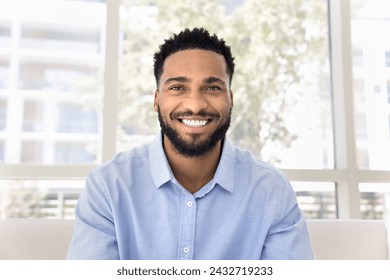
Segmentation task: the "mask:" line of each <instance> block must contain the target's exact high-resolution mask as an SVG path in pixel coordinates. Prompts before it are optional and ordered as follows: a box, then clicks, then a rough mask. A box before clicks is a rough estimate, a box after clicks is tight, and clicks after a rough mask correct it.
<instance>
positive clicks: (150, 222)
mask: <svg viewBox="0 0 390 280" xmlns="http://www.w3.org/2000/svg"><path fill="white" fill-rule="evenodd" d="M233 73H234V62H233V57H232V54H231V51H230V48H229V47H228V46H226V45H225V42H224V41H223V40H220V39H218V38H217V37H216V35H213V36H211V35H210V34H209V33H208V31H207V30H205V29H202V28H200V29H198V28H195V29H193V30H189V29H186V30H184V31H182V32H181V33H179V34H177V35H174V36H173V37H172V38H170V39H168V40H166V41H165V43H164V44H163V45H161V46H160V50H159V52H157V53H156V54H155V56H154V74H155V78H156V83H157V89H156V91H155V100H154V109H155V111H156V112H157V113H158V118H159V121H160V126H161V133H160V134H158V135H157V137H156V138H155V140H154V141H153V142H152V143H150V144H147V145H145V146H142V147H139V148H136V149H133V150H131V151H128V152H125V153H121V154H119V155H117V156H116V157H115V158H114V159H113V160H111V161H110V162H108V163H106V164H104V165H103V166H101V167H99V168H98V169H97V170H95V171H94V172H92V173H91V174H90V175H89V176H88V178H87V183H86V187H85V189H84V192H83V193H82V194H81V196H80V198H79V201H78V204H77V208H76V223H75V229H74V235H73V239H72V242H71V245H70V248H69V252H68V258H69V259H311V258H312V251H311V247H310V240H309V236H308V231H307V227H306V222H305V218H304V216H303V214H302V212H301V211H300V209H299V207H298V205H297V202H296V197H295V194H294V191H293V190H292V188H291V186H290V184H289V182H288V180H287V179H286V177H285V176H283V175H282V174H280V173H279V172H278V171H277V170H276V169H274V168H273V167H271V166H269V165H268V164H266V163H263V162H261V161H259V160H256V159H255V158H253V157H252V156H251V154H250V153H248V152H246V151H242V150H240V149H238V148H235V147H233V146H232V144H231V143H230V142H229V140H228V139H226V137H225V135H226V131H227V130H228V128H229V124H230V115H231V111H232V108H233V93H232V91H231V87H230V86H231V83H232V78H233Z"/></svg>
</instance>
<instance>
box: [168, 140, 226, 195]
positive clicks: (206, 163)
mask: <svg viewBox="0 0 390 280" xmlns="http://www.w3.org/2000/svg"><path fill="white" fill-rule="evenodd" d="M163 137H164V138H163V146H164V150H165V154H166V156H167V159H168V162H169V165H170V166H171V169H172V172H173V174H174V175H175V178H176V180H177V181H178V182H179V183H180V184H181V185H182V186H183V187H184V188H185V189H187V190H188V191H189V192H190V193H195V192H197V191H198V190H200V189H201V188H202V187H203V186H204V185H206V184H207V183H208V182H210V181H211V179H212V178H213V177H214V174H215V171H216V170H217V166H218V163H219V158H220V156H221V151H222V141H219V142H218V143H217V145H215V147H214V148H213V149H212V150H211V151H210V152H209V153H207V154H205V155H202V156H194V157H188V156H184V155H181V154H179V153H178V152H177V151H176V149H175V148H174V147H173V146H172V143H171V142H170V141H169V139H167V137H165V136H163Z"/></svg>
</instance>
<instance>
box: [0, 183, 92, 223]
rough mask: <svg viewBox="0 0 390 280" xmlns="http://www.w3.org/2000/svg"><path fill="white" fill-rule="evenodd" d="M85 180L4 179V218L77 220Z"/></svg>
mask: <svg viewBox="0 0 390 280" xmlns="http://www.w3.org/2000/svg"><path fill="white" fill-rule="evenodd" d="M83 185H84V182H83V181H76V180H75V181H56V180H50V181H49V180H17V181H11V180H0V219H11V218H47V219H49V218H51V219H53V218H54V219H73V218H74V207H75V205H76V202H77V199H78V197H79V195H80V193H81V190H82V188H83Z"/></svg>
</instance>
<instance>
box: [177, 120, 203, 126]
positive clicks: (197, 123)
mask: <svg viewBox="0 0 390 280" xmlns="http://www.w3.org/2000/svg"><path fill="white" fill-rule="evenodd" d="M181 121H182V123H183V124H185V125H186V126H189V127H201V126H205V125H206V124H207V123H208V122H209V121H208V120H187V119H182V120H181Z"/></svg>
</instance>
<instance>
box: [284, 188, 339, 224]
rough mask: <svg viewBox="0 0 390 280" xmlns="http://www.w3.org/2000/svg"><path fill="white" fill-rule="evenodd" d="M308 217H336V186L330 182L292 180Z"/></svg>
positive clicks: (299, 201)
mask: <svg viewBox="0 0 390 280" xmlns="http://www.w3.org/2000/svg"><path fill="white" fill-rule="evenodd" d="M291 184H292V186H293V189H294V190H295V193H296V195H297V200H298V204H299V207H300V208H301V209H302V211H303V212H304V213H305V216H306V218H307V219H336V218H337V206H336V187H335V184H334V183H328V182H324V183H321V182H291Z"/></svg>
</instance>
